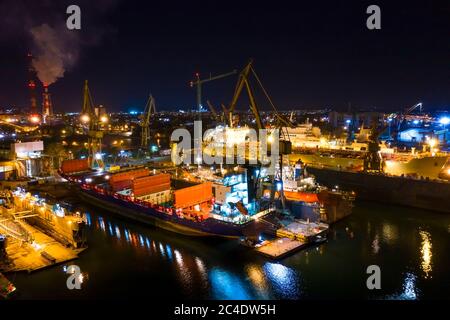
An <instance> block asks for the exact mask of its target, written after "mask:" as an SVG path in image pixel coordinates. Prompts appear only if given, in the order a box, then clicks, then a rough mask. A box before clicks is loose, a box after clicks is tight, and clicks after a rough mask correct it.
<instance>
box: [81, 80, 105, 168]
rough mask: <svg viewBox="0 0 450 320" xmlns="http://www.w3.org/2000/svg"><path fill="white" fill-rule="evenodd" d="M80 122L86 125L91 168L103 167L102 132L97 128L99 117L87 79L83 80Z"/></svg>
mask: <svg viewBox="0 0 450 320" xmlns="http://www.w3.org/2000/svg"><path fill="white" fill-rule="evenodd" d="M80 120H81V122H82V123H83V124H84V125H86V126H87V130H88V131H87V133H88V159H89V165H90V166H91V168H103V167H104V164H103V160H102V139H103V132H102V131H100V130H99V118H98V116H97V114H96V113H95V108H94V103H93V101H92V96H91V92H90V91H89V86H88V81H87V80H85V81H84V89H83V106H82V108H81V118H80Z"/></svg>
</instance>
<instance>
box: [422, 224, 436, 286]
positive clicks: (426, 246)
mask: <svg viewBox="0 0 450 320" xmlns="http://www.w3.org/2000/svg"><path fill="white" fill-rule="evenodd" d="M419 234H420V238H421V239H422V243H421V248H420V253H421V255H422V263H421V267H422V271H423V272H424V273H425V279H428V277H430V278H431V275H430V274H431V271H432V266H431V264H432V263H431V258H432V257H433V254H432V252H431V249H432V244H431V235H430V233H428V232H426V231H423V230H422V231H419Z"/></svg>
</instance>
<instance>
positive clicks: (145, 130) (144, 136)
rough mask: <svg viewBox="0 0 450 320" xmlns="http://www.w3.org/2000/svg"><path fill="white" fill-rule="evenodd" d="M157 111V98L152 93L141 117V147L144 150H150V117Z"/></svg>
mask: <svg viewBox="0 0 450 320" xmlns="http://www.w3.org/2000/svg"><path fill="white" fill-rule="evenodd" d="M155 113H156V105H155V99H154V98H153V96H152V95H149V97H148V100H147V103H146V104H145V107H144V113H143V114H142V119H141V148H142V149H144V150H148V143H149V141H150V118H151V116H152V115H154V114H155Z"/></svg>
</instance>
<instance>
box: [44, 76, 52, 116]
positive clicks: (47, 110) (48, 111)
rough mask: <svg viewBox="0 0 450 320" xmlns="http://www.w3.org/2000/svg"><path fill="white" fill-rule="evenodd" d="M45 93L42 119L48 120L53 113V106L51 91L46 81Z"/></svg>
mask: <svg viewBox="0 0 450 320" xmlns="http://www.w3.org/2000/svg"><path fill="white" fill-rule="evenodd" d="M43 85H44V93H43V94H42V119H43V122H44V123H46V122H47V118H48V117H51V116H52V115H53V106H52V99H51V97H50V93H49V92H48V84H46V83H44V84H43Z"/></svg>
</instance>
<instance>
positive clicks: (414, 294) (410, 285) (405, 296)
mask: <svg viewBox="0 0 450 320" xmlns="http://www.w3.org/2000/svg"><path fill="white" fill-rule="evenodd" d="M416 280H417V277H416V276H415V275H414V274H413V273H411V272H406V273H405V276H404V279H403V284H402V290H403V291H402V292H401V293H400V294H394V295H389V296H387V299H390V300H416V299H418V296H419V290H418V289H417V287H416Z"/></svg>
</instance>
